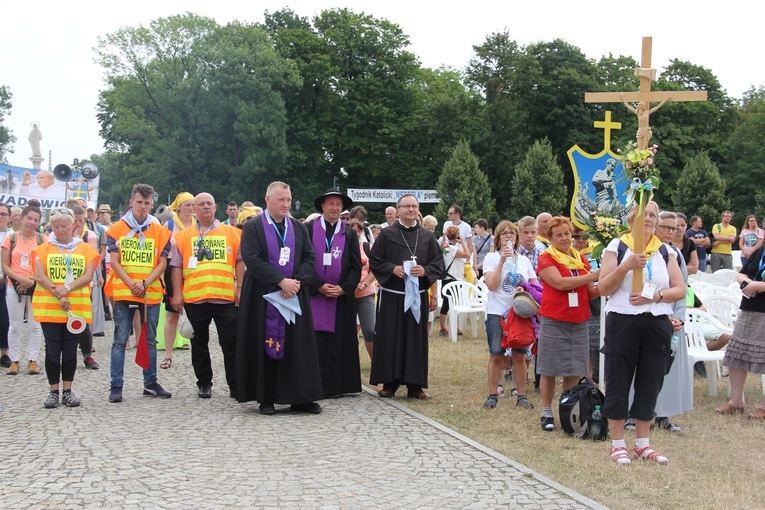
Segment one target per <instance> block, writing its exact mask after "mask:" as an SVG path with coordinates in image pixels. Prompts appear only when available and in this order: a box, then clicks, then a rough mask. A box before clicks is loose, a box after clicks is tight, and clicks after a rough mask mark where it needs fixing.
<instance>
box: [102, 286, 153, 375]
mask: <svg viewBox="0 0 765 510" xmlns="http://www.w3.org/2000/svg"><path fill="white" fill-rule="evenodd" d="M131 307H135V308H131ZM136 311H138V313H139V314H140V315H141V322H142V323H143V320H144V317H143V304H139V303H134V302H131V301H115V302H114V343H113V344H112V358H111V365H110V371H111V379H112V386H116V387H119V388H122V386H123V385H124V380H123V377H122V375H123V372H124V371H125V344H127V341H128V338H129V337H130V328H132V327H133V316H134V315H135V312H136ZM147 311H148V315H149V321H148V324H147V326H148V328H147V329H148V331H147V335H146V340H147V344H148V346H149V368H147V369H146V370H144V371H143V385H144V386H146V385H148V384H150V383H152V382H155V381H156V380H157V321H158V320H159V305H149V306H148V310H147ZM140 334H141V332H140V331H136V332H135V337H136V339H137V338H138V337H139V336H140Z"/></svg>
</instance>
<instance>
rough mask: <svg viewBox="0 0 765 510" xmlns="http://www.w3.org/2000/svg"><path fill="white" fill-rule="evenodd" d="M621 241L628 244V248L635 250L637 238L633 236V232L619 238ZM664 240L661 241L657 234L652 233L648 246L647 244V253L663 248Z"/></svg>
mask: <svg viewBox="0 0 765 510" xmlns="http://www.w3.org/2000/svg"><path fill="white" fill-rule="evenodd" d="M619 240H620V241H621V242H623V243H624V244H626V245H627V248H629V249H630V250H632V251H633V252H634V251H635V248H634V246H635V238H634V237H632V234H624V235H623V236H621V237H620V238H619ZM661 245H662V242H661V241H659V238H658V237H656V236H655V235H653V234H651V240H650V241H649V242H648V246H646V249H645V254H646V255H650V254H651V253H653V252H655V251H656V250H658V249H659V248H661Z"/></svg>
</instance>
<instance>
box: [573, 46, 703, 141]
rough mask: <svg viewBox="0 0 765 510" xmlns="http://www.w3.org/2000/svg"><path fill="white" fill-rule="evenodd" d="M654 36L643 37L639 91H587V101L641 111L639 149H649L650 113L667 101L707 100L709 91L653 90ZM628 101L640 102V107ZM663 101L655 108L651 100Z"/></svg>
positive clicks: (636, 71)
mask: <svg viewBox="0 0 765 510" xmlns="http://www.w3.org/2000/svg"><path fill="white" fill-rule="evenodd" d="M651 41H652V38H651V37H643V53H642V55H641V57H640V67H638V68H636V69H635V76H637V77H639V78H640V91H639V92H586V93H585V94H584V102H585V103H624V104H625V105H626V106H627V108H628V109H629V110H630V111H631V112H632V113H634V114H635V115H637V118H638V131H637V137H636V138H637V145H638V148H639V149H647V148H648V141H649V140H650V139H651V134H652V133H651V126H650V124H649V122H648V119H649V117H650V115H651V114H652V113H653V112H655V111H656V110H658V109H659V108H661V107H662V106H664V103H666V102H667V101H706V100H707V93H706V91H675V92H663V91H651V82H652V81H656V69H653V68H651ZM628 101H631V102H637V108H635V107H633V106H631V105H630V104H629V102H628ZM657 101H659V104H658V105H656V106H654V107H653V108H651V102H654V103H655V102H657Z"/></svg>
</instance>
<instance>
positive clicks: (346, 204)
mask: <svg viewBox="0 0 765 510" xmlns="http://www.w3.org/2000/svg"><path fill="white" fill-rule="evenodd" d="M327 197H340V198H341V199H342V201H343V209H348V210H350V209H351V207H353V200H351V197H349V196H347V195H343V194H342V193H340V190H339V189H337V188H331V189H328V190H327V191H326V192H325V193H324V194H323V195H322V196H320V197H316V200H314V201H313V205H314V206H315V207H316V210H317V211H319V212H322V210H321V204H323V203H324V200H326V199H327Z"/></svg>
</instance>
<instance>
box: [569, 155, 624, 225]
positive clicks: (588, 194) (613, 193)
mask: <svg viewBox="0 0 765 510" xmlns="http://www.w3.org/2000/svg"><path fill="white" fill-rule="evenodd" d="M568 159H569V161H570V162H571V168H572V169H573V170H574V196H573V197H572V200H571V219H572V220H573V222H574V224H576V225H577V226H579V227H580V228H583V229H585V230H586V229H587V228H589V227H588V225H587V224H588V222H589V220H590V219H591V217H592V216H593V215H594V214H595V213H599V214H603V215H606V216H609V217H613V218H616V219H618V220H619V221H620V222H621V223H623V224H625V225H626V223H627V221H626V220H627V214H628V213H629V208H626V206H625V204H626V201H627V200H626V196H625V194H624V193H625V191H626V190H627V187H628V186H629V180H628V179H627V176H626V175H625V174H624V166H623V165H622V162H621V160H620V159H619V156H618V155H617V154H615V153H613V152H611V151H610V150H604V151H602V152H601V153H600V154H588V153H586V152H584V151H583V150H582V149H581V148H579V146H578V145H575V146H573V147H572V148H571V149H569V151H568Z"/></svg>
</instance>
